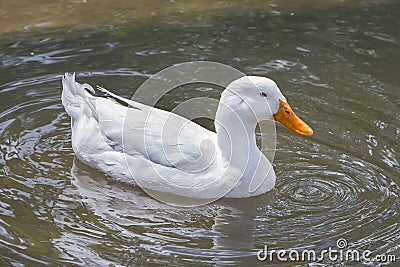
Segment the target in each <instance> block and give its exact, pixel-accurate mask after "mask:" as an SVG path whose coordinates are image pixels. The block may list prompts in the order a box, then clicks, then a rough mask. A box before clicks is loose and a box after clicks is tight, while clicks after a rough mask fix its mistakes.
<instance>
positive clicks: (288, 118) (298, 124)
mask: <svg viewBox="0 0 400 267" xmlns="http://www.w3.org/2000/svg"><path fill="white" fill-rule="evenodd" d="M274 120H275V121H277V122H280V123H281V124H282V125H283V126H285V127H286V128H288V129H289V130H291V131H293V132H295V133H297V134H299V135H303V136H310V135H312V134H313V130H312V129H311V127H310V126H308V125H307V123H305V122H304V121H302V120H301V119H300V118H299V117H297V115H296V114H295V113H294V111H293V110H292V108H291V107H290V106H289V104H288V103H287V102H284V101H282V100H281V99H279V110H278V112H277V113H276V114H274Z"/></svg>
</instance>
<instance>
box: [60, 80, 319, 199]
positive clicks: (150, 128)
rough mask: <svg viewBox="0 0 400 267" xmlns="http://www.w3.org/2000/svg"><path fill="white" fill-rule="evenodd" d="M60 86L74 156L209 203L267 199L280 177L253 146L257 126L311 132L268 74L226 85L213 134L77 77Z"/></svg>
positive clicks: (117, 175) (124, 178)
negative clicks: (99, 92) (274, 124)
mask: <svg viewBox="0 0 400 267" xmlns="http://www.w3.org/2000/svg"><path fill="white" fill-rule="evenodd" d="M62 84H63V92H62V103H63V105H64V107H65V110H66V112H67V113H68V115H69V116H71V121H72V123H71V125H72V147H73V150H74V152H75V155H76V156H77V157H78V158H79V159H80V160H81V161H82V162H83V163H85V164H87V165H89V166H91V167H93V168H95V169H98V170H100V171H102V172H104V173H105V174H107V175H109V176H111V177H112V178H114V179H115V180H118V181H120V182H123V183H129V184H139V185H140V186H141V187H142V188H146V189H150V190H152V191H156V192H164V193H168V194H169V193H172V194H174V195H178V196H184V197H195V198H205V199H209V198H213V199H216V198H220V197H223V196H225V197H232V198H241V197H250V196H255V195H260V194H263V193H265V192H267V191H270V190H271V189H272V188H273V187H274V185H275V180H276V176H275V172H274V170H273V168H272V165H271V163H270V162H269V161H268V159H267V158H266V157H265V156H264V155H263V153H261V151H260V150H259V148H258V147H257V145H256V138H255V128H256V125H257V123H258V122H259V121H261V120H275V121H278V122H280V123H281V124H283V125H284V126H286V127H287V128H289V129H290V130H292V131H294V132H295V133H297V134H300V135H304V136H309V135H312V134H313V131H312V129H311V128H310V127H309V126H308V125H307V124H306V123H304V122H303V121H302V120H301V119H299V118H298V117H297V116H296V114H295V113H294V112H293V111H292V109H291V108H290V106H289V105H288V103H287V101H286V99H285V97H284V96H283V95H282V93H281V92H280V90H279V88H278V86H277V85H276V84H275V82H274V81H272V80H271V79H268V78H265V77H257V76H245V77H242V78H240V79H237V80H235V81H233V82H232V83H231V84H229V85H228V86H227V88H226V89H225V90H224V91H223V92H222V94H221V99H220V102H219V105H218V109H217V113H216V117H215V129H216V132H212V131H209V130H207V129H205V128H203V127H201V126H200V125H198V124H196V123H194V122H192V121H190V120H187V119H186V118H183V117H181V116H179V115H176V114H174V113H170V112H167V111H164V110H161V109H157V108H153V107H150V106H147V105H144V104H140V103H138V102H135V101H131V100H127V99H124V98H122V97H119V96H116V95H114V94H112V93H110V92H108V91H106V90H105V89H103V91H106V92H107V93H108V95H109V96H111V97H109V98H104V97H96V96H94V95H92V94H90V93H89V92H88V91H90V92H92V93H94V89H93V88H92V87H91V86H90V85H88V84H79V83H77V82H76V81H75V75H74V74H68V73H66V74H65V76H64V77H63V79H62ZM121 103H122V104H121Z"/></svg>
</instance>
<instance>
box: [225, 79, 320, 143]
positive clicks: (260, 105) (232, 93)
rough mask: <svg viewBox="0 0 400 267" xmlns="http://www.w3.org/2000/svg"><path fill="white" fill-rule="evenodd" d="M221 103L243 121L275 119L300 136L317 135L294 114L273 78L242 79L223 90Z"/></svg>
mask: <svg viewBox="0 0 400 267" xmlns="http://www.w3.org/2000/svg"><path fill="white" fill-rule="evenodd" d="M221 100H222V101H224V103H225V104H227V105H229V106H230V107H231V108H232V109H233V110H235V112H236V113H237V114H239V116H240V117H241V118H243V120H250V121H254V120H256V122H258V121H262V120H275V121H277V122H279V123H281V124H282V125H283V126H285V127H286V128H288V129H289V130H291V131H293V132H295V133H297V134H299V135H303V136H310V135H312V134H313V130H312V129H311V127H310V126H308V125H307V124H306V123H305V122H304V121H302V120H301V119H300V118H299V117H298V116H297V115H296V114H295V113H294V111H293V110H292V108H291V107H290V106H289V104H288V102H287V100H286V98H285V97H284V96H283V95H282V93H281V91H280V90H279V87H278V86H277V85H276V83H275V82H274V81H273V80H271V79H269V78H265V77H258V76H245V77H242V78H239V79H237V80H235V81H233V82H232V83H231V84H229V85H228V87H227V88H226V90H224V91H223V93H222V97H221Z"/></svg>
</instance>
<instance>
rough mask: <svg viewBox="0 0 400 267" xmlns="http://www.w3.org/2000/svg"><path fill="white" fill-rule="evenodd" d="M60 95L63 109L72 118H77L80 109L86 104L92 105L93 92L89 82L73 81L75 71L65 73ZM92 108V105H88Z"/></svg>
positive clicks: (84, 107)
mask: <svg viewBox="0 0 400 267" xmlns="http://www.w3.org/2000/svg"><path fill="white" fill-rule="evenodd" d="M62 86H63V90H62V95H61V101H62V104H63V105H64V108H65V111H66V112H67V113H68V115H69V116H71V118H73V119H78V118H79V115H80V114H81V112H82V109H86V108H87V105H93V103H92V100H93V99H94V96H93V95H91V94H90V93H89V92H91V93H93V94H94V93H95V91H94V89H93V87H92V86H90V85H89V84H87V83H85V84H80V83H77V82H76V81H75V73H72V74H71V73H65V74H64V76H63V78H62ZM89 108H90V109H92V110H93V108H94V107H89Z"/></svg>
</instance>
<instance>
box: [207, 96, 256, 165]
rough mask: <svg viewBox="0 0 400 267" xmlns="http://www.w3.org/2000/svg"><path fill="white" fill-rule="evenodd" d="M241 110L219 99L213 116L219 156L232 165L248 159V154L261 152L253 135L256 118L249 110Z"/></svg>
mask: <svg viewBox="0 0 400 267" xmlns="http://www.w3.org/2000/svg"><path fill="white" fill-rule="evenodd" d="M242 108H243V107H242ZM243 111H244V110H241V108H240V107H239V106H236V105H234V104H230V105H227V104H226V103H224V102H222V101H221V102H220V105H219V107H218V110H217V113H216V117H215V130H216V132H217V143H218V148H219V150H220V152H221V156H222V157H223V158H225V160H227V161H228V162H230V163H231V164H234V165H235V163H239V164H242V163H243V161H244V160H245V161H248V160H249V157H250V155H254V154H256V153H261V152H260V150H259V149H258V147H257V144H256V137H255V129H256V126H257V120H256V118H255V116H254V115H253V114H252V113H251V112H243Z"/></svg>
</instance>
